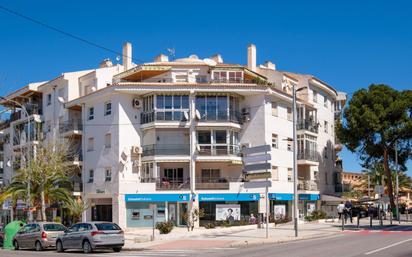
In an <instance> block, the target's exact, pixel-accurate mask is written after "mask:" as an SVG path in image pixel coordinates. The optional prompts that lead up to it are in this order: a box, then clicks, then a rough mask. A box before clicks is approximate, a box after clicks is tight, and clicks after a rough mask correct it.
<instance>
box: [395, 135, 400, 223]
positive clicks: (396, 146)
mask: <svg viewBox="0 0 412 257" xmlns="http://www.w3.org/2000/svg"><path fill="white" fill-rule="evenodd" d="M395 166H396V217H397V219H398V222H399V223H401V219H400V215H399V165H398V144H397V143H396V142H395Z"/></svg>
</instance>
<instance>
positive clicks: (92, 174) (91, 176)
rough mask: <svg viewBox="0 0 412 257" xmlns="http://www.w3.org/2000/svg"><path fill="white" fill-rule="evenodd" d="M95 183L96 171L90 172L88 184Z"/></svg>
mask: <svg viewBox="0 0 412 257" xmlns="http://www.w3.org/2000/svg"><path fill="white" fill-rule="evenodd" d="M93 181H94V170H89V180H88V182H87V183H93Z"/></svg>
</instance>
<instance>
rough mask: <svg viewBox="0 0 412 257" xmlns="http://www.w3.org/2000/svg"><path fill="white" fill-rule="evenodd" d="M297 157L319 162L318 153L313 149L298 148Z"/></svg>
mask: <svg viewBox="0 0 412 257" xmlns="http://www.w3.org/2000/svg"><path fill="white" fill-rule="evenodd" d="M297 159H298V160H307V161H313V162H318V161H319V158H318V153H317V152H316V151H313V150H307V149H304V150H298V153H297Z"/></svg>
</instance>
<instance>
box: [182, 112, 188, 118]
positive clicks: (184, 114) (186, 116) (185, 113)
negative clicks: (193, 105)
mask: <svg viewBox="0 0 412 257" xmlns="http://www.w3.org/2000/svg"><path fill="white" fill-rule="evenodd" d="M183 117H184V118H185V120H189V113H187V111H185V112H183Z"/></svg>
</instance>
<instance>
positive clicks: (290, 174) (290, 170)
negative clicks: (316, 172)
mask: <svg viewBox="0 0 412 257" xmlns="http://www.w3.org/2000/svg"><path fill="white" fill-rule="evenodd" d="M292 180H293V170H292V168H288V181H289V182H291V181H292Z"/></svg>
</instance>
